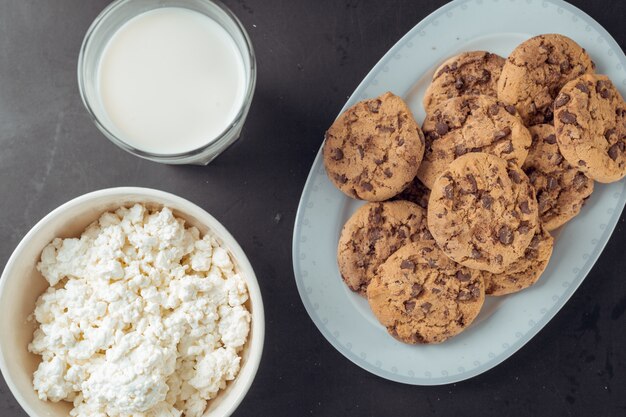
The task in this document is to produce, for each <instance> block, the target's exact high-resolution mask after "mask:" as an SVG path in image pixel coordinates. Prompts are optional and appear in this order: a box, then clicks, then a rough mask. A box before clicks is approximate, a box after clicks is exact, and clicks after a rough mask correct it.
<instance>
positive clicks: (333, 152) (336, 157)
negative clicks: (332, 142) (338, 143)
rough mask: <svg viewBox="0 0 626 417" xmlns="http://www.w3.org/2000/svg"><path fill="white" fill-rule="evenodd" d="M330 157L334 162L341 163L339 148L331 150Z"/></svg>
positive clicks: (341, 152) (341, 154)
mask: <svg viewBox="0 0 626 417" xmlns="http://www.w3.org/2000/svg"><path fill="white" fill-rule="evenodd" d="M330 157H331V158H332V159H334V160H335V161H341V160H342V159H343V151H342V150H341V149H339V148H333V149H332V150H331V151H330Z"/></svg>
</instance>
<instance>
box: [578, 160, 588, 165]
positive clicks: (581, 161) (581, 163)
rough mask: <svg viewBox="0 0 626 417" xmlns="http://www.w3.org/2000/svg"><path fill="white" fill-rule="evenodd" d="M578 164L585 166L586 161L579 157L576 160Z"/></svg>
mask: <svg viewBox="0 0 626 417" xmlns="http://www.w3.org/2000/svg"><path fill="white" fill-rule="evenodd" d="M578 165H580V166H583V167H586V166H587V163H586V162H585V161H583V160H582V159H579V160H578Z"/></svg>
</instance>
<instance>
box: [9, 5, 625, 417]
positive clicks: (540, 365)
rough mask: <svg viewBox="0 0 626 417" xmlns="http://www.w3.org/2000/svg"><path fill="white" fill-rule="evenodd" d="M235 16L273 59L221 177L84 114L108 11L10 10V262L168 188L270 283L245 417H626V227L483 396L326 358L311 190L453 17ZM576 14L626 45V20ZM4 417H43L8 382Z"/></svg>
mask: <svg viewBox="0 0 626 417" xmlns="http://www.w3.org/2000/svg"><path fill="white" fill-rule="evenodd" d="M502 1H504V0H502ZM226 3H227V4H228V5H229V6H230V7H231V8H232V9H233V10H234V11H235V13H236V14H237V15H238V16H239V17H240V18H241V20H242V21H243V22H244V25H245V26H246V28H247V29H248V31H249V33H250V35H251V37H252V39H253V42H254V45H255V47H256V52H257V55H258V63H259V77H258V86H257V90H256V95H255V98H254V102H253V105H252V109H251V111H250V115H249V119H248V122H247V124H246V126H245V129H244V133H243V139H242V140H241V141H239V142H238V143H237V144H236V145H234V146H233V147H232V148H231V149H229V150H228V151H227V152H226V153H225V154H223V155H222V156H221V157H220V158H218V159H217V160H216V161H215V162H214V163H213V164H212V165H211V166H209V167H192V166H187V167H170V166H164V165H159V164H156V163H152V162H147V161H143V160H140V159H138V158H135V157H133V156H131V155H129V154H127V153H125V152H123V151H122V150H120V149H118V148H117V147H115V146H114V145H112V144H111V143H109V142H108V141H107V140H106V139H105V138H104V137H103V136H102V135H101V134H100V133H99V132H98V131H97V130H96V128H95V126H94V125H93V124H92V123H91V121H90V119H89V117H88V116H87V113H86V112H85V111H84V110H83V107H82V104H81V102H80V98H79V95H78V89H77V85H76V60H77V55H78V50H79V47H80V44H81V41H82V38H83V35H84V33H85V31H86V30H87V27H88V26H89V24H90V23H91V21H92V20H93V18H95V17H96V15H97V14H98V13H99V12H100V10H101V9H102V8H103V7H104V6H105V5H106V4H107V2H106V1H102V0H98V1H96V0H92V1H84V0H55V1H45V2H44V1H34V0H3V1H1V2H0V178H1V180H0V213H1V217H0V236H1V237H2V241H1V242H0V262H1V263H2V264H4V262H6V260H7V259H8V257H9V255H10V254H11V252H12V251H13V249H14V247H15V246H16V245H17V243H18V242H19V240H20V239H21V238H22V237H23V236H24V234H25V233H26V232H27V231H28V230H29V229H30V227H32V226H33V225H34V224H35V223H36V222H37V221H38V220H39V219H40V218H41V217H43V216H44V215H45V214H46V213H48V212H49V211H50V210H52V209H53V208H55V207H56V206H58V205H59V204H61V203H63V202H65V201H67V200H69V199H71V198H73V197H75V196H78V195H80V194H83V193H86V192H89V191H93V190H97V189H100V188H105V187H113V186H121V185H136V186H145V187H154V188H159V189H163V190H166V191H170V192H173V193H176V194H179V195H181V196H182V197H185V198H188V199H190V200H191V201H193V202H195V203H197V204H199V205H200V206H202V207H204V208H205V209H206V210H208V211H209V212H211V213H212V214H214V215H215V216H216V217H217V218H218V219H219V220H220V221H222V222H223V223H224V225H225V226H226V227H227V228H228V229H229V230H230V231H231V232H232V234H233V235H234V236H235V238H236V239H238V241H239V242H240V243H241V245H242V247H243V248H244V250H245V251H246V252H247V254H248V256H249V257H250V261H251V262H252V264H253V266H254V268H255V270H256V272H257V275H258V278H259V282H260V284H261V287H262V290H263V296H264V300H265V308H266V315H267V322H266V325H267V336H266V344H265V352H264V356H263V362H262V364H261V367H260V370H259V373H258V375H257V378H256V380H255V382H254V385H253V386H252V388H251V390H250V392H249V394H248V396H247V397H246V398H245V400H244V401H243V403H242V404H241V406H240V408H239V409H238V410H237V412H236V413H235V415H236V416H237V417H245V416H277V417H278V416H308V415H315V416H372V417H374V416H375V417H378V416H415V415H420V416H435V415H436V416H474V415H482V416H497V417H501V416H538V415H544V416H623V415H626V396H625V395H624V394H626V331H625V328H626V313H625V311H626V280H625V279H624V271H625V270H626V257H625V256H624V254H623V253H624V249H623V248H624V246H625V244H626V236H625V235H624V231H625V227H624V221H623V219H624V217H623V216H622V220H621V221H620V223H619V225H618V227H617V229H616V231H615V233H614V234H613V237H612V239H611V241H610V242H609V244H608V245H607V247H606V249H605V250H604V253H603V254H602V256H601V258H600V260H599V261H598V263H597V264H596V266H595V267H594V269H593V270H592V271H591V273H590V274H589V276H588V277H587V279H586V280H585V282H584V283H583V285H582V286H581V287H580V289H579V290H578V291H577V292H576V294H575V295H574V297H573V298H572V299H571V300H570V301H569V302H568V303H567V304H566V305H565V307H564V308H563V309H562V310H561V312H559V314H558V315H557V316H556V317H555V318H554V319H553V320H552V322H551V323H550V324H548V326H546V327H545V328H544V330H542V331H541V332H540V333H539V334H538V335H537V336H536V337H535V338H534V339H533V340H532V341H531V342H530V343H528V344H527V345H526V346H524V347H523V348H522V349H521V350H520V351H519V352H518V353H516V354H515V355H514V356H512V357H511V358H510V359H508V360H507V361H506V362H504V363H502V364H501V365H499V366H498V367H496V368H494V369H492V370H490V371H489V372H487V373H485V374H483V375H480V376H478V377H475V378H473V379H471V380H469V381H465V382H461V383H457V384H453V385H448V386H441V387H413V386H406V385H401V384H397V383H394V382H390V381H386V380H383V379H381V378H378V377H376V376H374V375H370V374H368V373H367V372H365V371H363V370H361V369H360V368H358V367H357V366H356V365H353V364H352V363H351V362H350V361H348V360H347V359H345V358H344V357H343V356H341V355H340V354H339V353H338V352H337V351H335V349H334V348H332V347H331V345H330V344H329V343H328V342H326V340H325V339H324V338H323V337H322V336H321V334H320V333H319V331H318V330H317V329H316V328H315V326H314V325H313V323H312V322H311V320H310V319H309V317H308V315H307V314H306V312H305V311H304V308H303V306H302V303H301V301H300V298H299V296H298V293H297V291H296V286H295V283H294V279H293V270H292V264H291V237H292V230H293V223H294V218H295V214H296V208H297V204H298V200H299V198H300V193H301V190H302V187H303V185H304V182H305V180H306V176H307V174H308V171H309V168H310V165H311V163H312V161H313V158H314V156H315V154H316V152H317V150H318V148H319V146H320V144H321V141H322V136H323V132H324V130H325V128H326V127H327V126H328V125H329V124H330V123H331V121H332V120H333V119H334V117H335V116H336V115H337V113H338V111H339V109H340V108H341V107H342V106H343V104H344V103H345V100H346V98H347V97H348V96H349V94H350V93H351V92H352V91H353V90H354V88H355V87H356V86H357V85H358V83H359V82H360V81H361V79H362V78H363V77H364V76H365V75H366V74H367V72H368V71H369V70H370V68H371V67H372V66H373V65H374V64H375V63H376V62H377V61H378V59H380V57H381V56H382V55H383V54H384V52H386V51H387V49H389V48H390V47H391V46H392V45H393V44H394V43H395V42H396V41H397V40H398V39H399V38H400V37H401V36H402V35H403V34H404V33H405V32H406V31H408V30H409V29H410V28H411V27H413V26H414V25H415V24H416V23H417V22H419V21H420V20H421V19H422V18H424V17H425V16H426V15H427V14H429V13H430V12H432V11H433V10H435V9H436V8H438V7H439V6H441V5H442V4H443V3H445V2H444V1H433V0H426V1H420V2H417V1H411V0H402V1H401V0H395V1H380V2H375V1H357V0H341V1H338V0H337V1H335V0H332V1H331V0H324V1H307V0H298V1H295V0H294V1H286V0H245V1H244V0H231V1H227V2H226ZM574 3H575V4H576V5H577V6H579V7H580V8H582V9H583V10H585V11H586V12H587V13H589V14H590V15H591V16H592V17H594V18H595V19H596V20H598V21H599V22H600V24H602V25H603V26H604V27H605V28H606V29H607V30H608V31H609V32H610V33H611V34H612V35H613V36H614V37H615V38H616V39H617V41H618V42H619V43H620V44H621V45H624V44H625V43H626V25H624V24H623V22H624V17H625V16H626V2H621V1H619V0H613V1H602V2H591V1H589V2H582V1H575V2H574ZM0 337H11V335H7V334H2V335H0ZM0 415H1V416H2V417H20V416H25V415H26V414H25V413H24V412H23V411H22V410H21V408H20V407H19V405H18V404H17V402H16V401H15V400H14V399H13V396H12V395H11V393H10V392H9V390H8V388H7V387H6V385H5V384H4V381H0Z"/></svg>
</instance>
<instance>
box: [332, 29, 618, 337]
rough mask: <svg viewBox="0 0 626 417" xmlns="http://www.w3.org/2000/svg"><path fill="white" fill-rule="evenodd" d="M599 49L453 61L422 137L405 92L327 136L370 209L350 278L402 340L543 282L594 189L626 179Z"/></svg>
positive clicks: (572, 46)
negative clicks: (556, 236) (598, 69)
mask: <svg viewBox="0 0 626 417" xmlns="http://www.w3.org/2000/svg"><path fill="white" fill-rule="evenodd" d="M594 71H595V66H594V64H593V62H592V60H591V58H590V57H589V56H588V55H587V53H586V52H585V50H584V49H583V48H581V47H580V46H579V45H578V44H576V43H575V42H574V41H573V40H571V39H569V38H567V37H565V36H562V35H557V34H549V35H540V36H536V37H534V38H531V39H529V40H527V41H526V42H524V43H522V44H521V45H519V46H518V47H517V48H516V49H515V50H514V51H513V52H512V53H511V55H510V56H509V57H508V58H507V59H504V58H502V57H499V56H497V55H495V54H492V53H489V52H484V51H474V52H465V53H462V54H460V55H457V56H455V57H452V58H450V59H449V60H447V61H446V62H444V63H443V64H442V65H441V66H440V67H439V68H438V69H437V70H436V71H435V74H434V76H433V81H432V84H431V85H430V86H429V88H428V89H427V91H426V93H425V96H424V101H423V104H424V108H425V110H426V113H427V116H426V118H425V120H424V122H423V124H422V127H421V128H420V127H419V126H418V124H417V123H416V121H415V119H414V118H413V115H412V113H411V111H410V109H409V108H408V106H407V105H406V103H405V102H404V101H403V100H402V99H401V98H400V97H397V96H395V95H393V94H392V93H386V94H384V95H382V96H380V97H378V98H375V99H371V100H365V101H363V102H360V103H357V104H356V105H355V106H353V107H351V108H350V109H348V110H347V111H346V112H344V113H343V114H342V115H340V116H339V118H338V119H337V120H336V121H335V123H333V125H332V126H331V127H330V128H329V130H328V131H327V133H326V140H325V143H324V147H323V156H324V164H325V167H326V171H327V173H328V176H329V178H330V179H331V181H332V182H333V183H334V184H335V185H336V186H337V188H339V189H340V190H341V191H343V192H344V193H345V194H347V195H348V196H350V197H352V198H356V199H361V200H366V201H368V203H367V204H365V205H363V206H362V207H361V208H359V209H358V210H357V211H356V212H355V213H354V215H353V216H352V217H351V218H350V219H349V220H348V222H347V223H346V224H345V226H344V227H343V230H342V232H341V236H340V238H339V245H338V252H337V254H338V264H339V271H340V273H341V276H342V278H343V280H344V281H345V283H346V284H347V285H348V287H349V288H350V289H352V290H353V291H355V292H357V293H359V294H361V295H362V296H365V297H367V299H368V301H369V304H370V307H371V308H372V311H373V312H374V314H375V315H376V317H377V318H378V319H379V321H380V322H381V323H382V324H383V325H384V326H385V327H386V328H387V330H388V331H389V333H390V334H391V335H393V336H394V337H396V338H397V339H399V340H401V341H403V342H406V343H439V342H442V341H444V340H446V339H448V338H450V337H452V336H454V335H456V334H458V333H460V332H461V331H462V330H464V329H465V328H467V327H468V326H469V324H470V323H471V322H472V321H473V320H474V319H475V318H476V316H477V315H478V313H479V311H480V309H481V307H482V304H483V302H484V299H485V295H492V296H499V295H505V294H510V293H514V292H517V291H520V290H522V289H524V288H527V287H529V286H531V285H533V284H534V283H535V282H536V281H537V280H538V279H539V277H540V276H541V274H542V273H543V271H544V269H545V268H546V266H547V264H548V262H549V259H550V256H551V254H552V247H553V238H552V236H551V235H550V231H552V230H555V229H556V228H558V227H560V226H562V225H563V224H565V223H566V222H567V221H569V220H571V219H572V218H573V217H575V216H576V215H577V214H578V213H579V212H580V210H581V207H582V206H583V204H584V202H585V200H586V199H587V198H588V197H589V196H590V195H591V193H592V191H593V183H594V180H595V181H598V182H605V183H606V182H613V181H617V180H620V179H621V178H623V177H624V176H625V175H626V103H624V100H623V99H622V97H621V95H620V94H619V92H618V91H617V89H616V88H615V87H614V85H613V84H612V83H611V81H610V80H609V79H608V78H607V77H606V76H603V75H597V74H595V73H594Z"/></svg>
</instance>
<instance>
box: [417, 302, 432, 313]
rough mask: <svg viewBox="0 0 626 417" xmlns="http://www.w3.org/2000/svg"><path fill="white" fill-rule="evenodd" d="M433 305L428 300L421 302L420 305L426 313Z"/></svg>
mask: <svg viewBox="0 0 626 417" xmlns="http://www.w3.org/2000/svg"><path fill="white" fill-rule="evenodd" d="M432 306H433V305H432V304H431V303H429V302H425V303H422V305H421V306H420V307H421V309H422V311H423V312H424V314H426V313H428V312H429V311H430V309H431V307H432Z"/></svg>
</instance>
